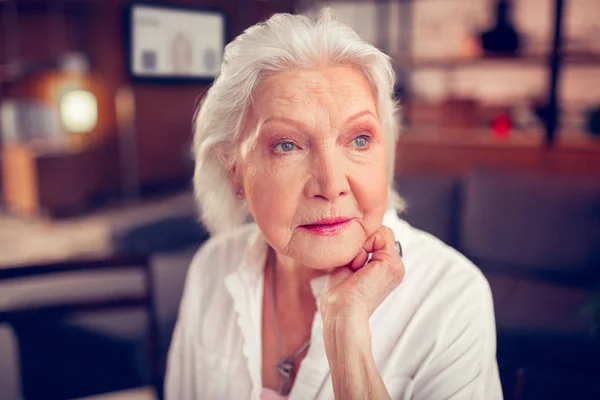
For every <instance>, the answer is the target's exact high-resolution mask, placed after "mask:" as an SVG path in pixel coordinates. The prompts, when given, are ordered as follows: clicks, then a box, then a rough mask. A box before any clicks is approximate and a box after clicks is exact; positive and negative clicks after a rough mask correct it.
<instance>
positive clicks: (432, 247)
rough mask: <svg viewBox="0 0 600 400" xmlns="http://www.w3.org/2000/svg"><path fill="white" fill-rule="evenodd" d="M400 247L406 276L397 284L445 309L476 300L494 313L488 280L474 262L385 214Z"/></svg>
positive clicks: (394, 215)
mask: <svg viewBox="0 0 600 400" xmlns="http://www.w3.org/2000/svg"><path fill="white" fill-rule="evenodd" d="M384 224H385V225H387V226H389V227H390V228H391V229H392V230H393V231H394V234H395V235H396V238H397V239H398V240H399V241H400V243H401V245H402V248H403V253H404V255H403V261H404V264H405V267H406V277H405V280H404V282H403V283H402V284H401V285H400V287H399V288H402V287H403V286H404V289H401V290H403V291H410V292H411V293H412V295H413V296H416V297H418V298H420V299H421V304H424V303H430V304H435V305H436V307H439V308H443V309H445V310H447V311H450V309H458V308H461V307H462V306H463V305H464V304H465V303H471V302H477V303H478V304H479V305H480V306H481V307H484V308H486V309H487V310H488V311H489V312H491V313H492V314H493V305H492V296H491V290H490V287H489V284H488V282H487V280H486V278H485V276H484V275H483V273H482V272H481V270H480V269H479V268H477V266H475V265H474V264H473V263H472V262H471V261H470V260H469V259H467V258H466V257H465V256H464V255H462V254H461V253H460V252H458V251H457V250H455V249H454V248H452V247H450V246H448V245H447V244H445V243H444V242H442V241H441V240H439V239H437V238H436V237H434V236H433V235H431V234H429V233H427V232H424V231H422V230H420V229H417V228H415V227H412V226H411V225H410V224H408V223H407V222H406V221H403V220H402V219H400V218H399V217H398V216H397V215H396V214H395V213H393V215H391V214H390V213H387V214H386V218H385V219H384Z"/></svg>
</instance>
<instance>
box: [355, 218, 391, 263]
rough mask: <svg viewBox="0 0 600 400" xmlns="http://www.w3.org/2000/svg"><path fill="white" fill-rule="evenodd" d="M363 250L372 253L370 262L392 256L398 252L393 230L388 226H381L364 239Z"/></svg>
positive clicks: (387, 258)
mask: <svg viewBox="0 0 600 400" xmlns="http://www.w3.org/2000/svg"><path fill="white" fill-rule="evenodd" d="M363 250H364V251H365V252H367V253H372V255H371V262H373V261H384V260H389V259H390V258H393V256H394V255H396V254H397V253H398V251H397V249H396V238H395V236H394V232H393V231H392V230H391V229H390V228H388V227H386V226H382V227H381V228H379V229H378V230H377V231H375V233H374V234H372V235H371V236H370V237H369V238H368V239H367V240H366V241H365V244H364V245H363Z"/></svg>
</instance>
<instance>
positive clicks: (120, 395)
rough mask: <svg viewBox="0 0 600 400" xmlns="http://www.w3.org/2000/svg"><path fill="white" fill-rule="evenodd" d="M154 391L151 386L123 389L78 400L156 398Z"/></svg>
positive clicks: (143, 399) (138, 399)
mask: <svg viewBox="0 0 600 400" xmlns="http://www.w3.org/2000/svg"><path fill="white" fill-rule="evenodd" d="M156 399H157V397H156V393H155V391H154V389H152V388H139V389H132V390H123V391H119V392H112V393H105V394H99V395H97V396H91V397H86V398H81V399H79V400H156Z"/></svg>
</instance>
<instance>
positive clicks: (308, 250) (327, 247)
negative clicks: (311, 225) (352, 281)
mask: <svg viewBox="0 0 600 400" xmlns="http://www.w3.org/2000/svg"><path fill="white" fill-rule="evenodd" d="M357 236H358V235H352V234H351V232H348V234H341V235H339V236H333V237H310V236H309V237H306V238H303V239H306V240H299V241H297V242H296V246H294V247H295V248H294V251H293V253H294V254H293V257H294V258H295V259H296V260H298V261H299V262H301V263H302V264H304V265H306V266H307V267H310V268H313V269H318V270H327V269H332V268H337V267H341V266H343V265H346V264H348V263H350V262H351V261H352V260H353V259H354V257H356V256H357V255H358V253H359V252H360V249H361V248H362V246H363V244H364V242H365V240H366V238H363V237H362V235H360V236H361V237H357Z"/></svg>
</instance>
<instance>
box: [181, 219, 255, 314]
mask: <svg viewBox="0 0 600 400" xmlns="http://www.w3.org/2000/svg"><path fill="white" fill-rule="evenodd" d="M258 235H260V231H259V230H258V227H257V226H256V225H255V224H246V225H243V226H241V227H238V228H236V229H234V230H231V231H228V232H225V233H221V234H217V235H214V236H211V238H210V239H208V240H207V241H206V242H205V243H204V244H203V245H202V247H200V248H199V249H198V251H197V252H196V254H195V255H194V257H193V259H192V261H191V263H190V267H189V269H188V273H187V277H186V281H185V288H184V291H183V296H182V301H181V306H180V310H179V318H180V319H190V320H195V319H198V318H199V319H202V318H204V317H206V313H207V312H208V311H209V310H211V309H217V310H221V311H227V307H228V306H229V304H228V300H229V296H228V295H227V289H226V287H225V278H226V277H227V276H228V275H229V274H231V273H232V272H233V271H234V270H236V269H238V268H239V267H240V265H241V264H242V262H243V260H244V257H246V256H247V254H248V252H249V251H250V250H251V249H252V246H253V245H254V244H255V243H256V241H257V240H258V239H259V236H258Z"/></svg>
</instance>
